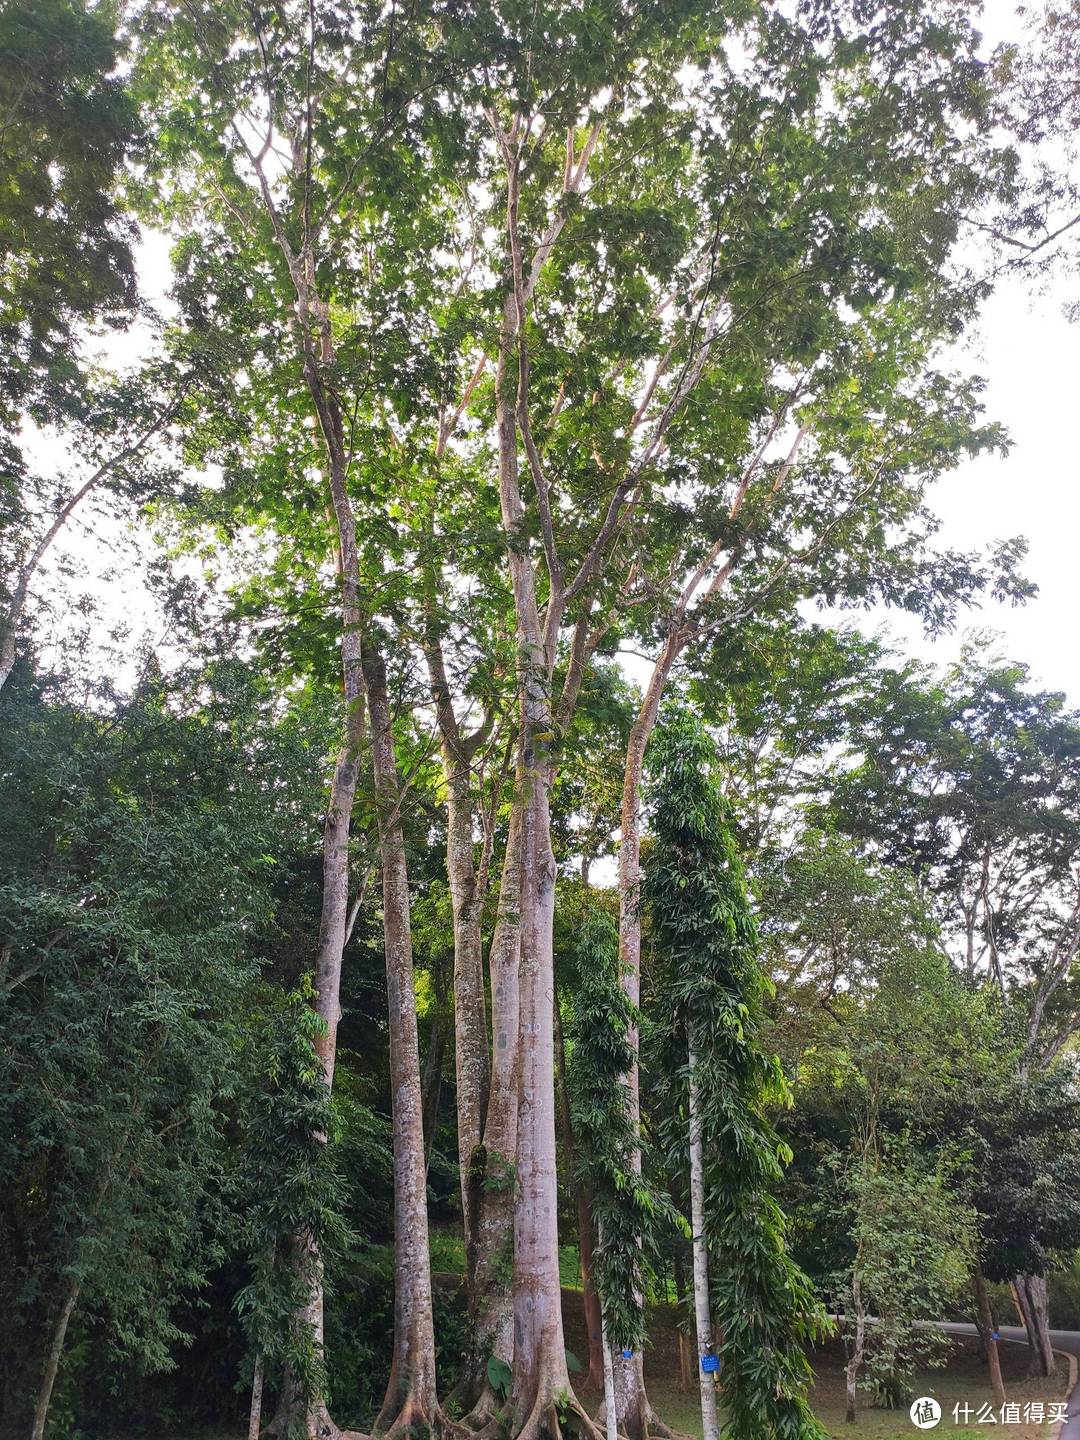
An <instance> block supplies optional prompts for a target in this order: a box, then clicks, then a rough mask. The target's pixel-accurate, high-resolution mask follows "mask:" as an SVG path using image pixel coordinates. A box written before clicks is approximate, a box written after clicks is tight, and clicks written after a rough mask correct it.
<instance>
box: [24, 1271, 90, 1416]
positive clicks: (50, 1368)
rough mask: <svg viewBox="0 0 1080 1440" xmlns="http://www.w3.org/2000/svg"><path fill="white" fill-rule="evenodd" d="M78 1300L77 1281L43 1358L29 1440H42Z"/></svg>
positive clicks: (69, 1292) (62, 1310) (61, 1312)
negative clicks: (39, 1386) (69, 1327)
mask: <svg viewBox="0 0 1080 1440" xmlns="http://www.w3.org/2000/svg"><path fill="white" fill-rule="evenodd" d="M78 1298H79V1283H78V1281H77V1280H73V1281H72V1282H71V1285H70V1287H69V1289H68V1293H67V1295H66V1296H65V1298H64V1304H63V1306H62V1307H61V1310H60V1315H59V1317H58V1318H57V1321H56V1329H55V1330H54V1331H53V1338H52V1343H51V1344H50V1346H49V1353H48V1355H47V1356H46V1357H45V1373H44V1374H43V1375H42V1377H41V1388H40V1389H39V1390H38V1397H37V1404H36V1405H35V1406H34V1425H33V1429H32V1430H31V1432H30V1440H43V1436H44V1434H45V1421H46V1418H47V1417H48V1414H49V1402H50V1401H51V1400H52V1392H53V1386H54V1385H55V1383H56V1372H57V1371H58V1370H59V1368H60V1356H61V1355H62V1354H63V1353H64V1340H65V1338H66V1337H67V1328H68V1321H69V1320H70V1319H71V1312H72V1311H73V1310H74V1309H75V1302H76V1301H77V1300H78Z"/></svg>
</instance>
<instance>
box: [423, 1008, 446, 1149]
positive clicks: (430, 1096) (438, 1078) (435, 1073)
mask: <svg viewBox="0 0 1080 1440" xmlns="http://www.w3.org/2000/svg"><path fill="white" fill-rule="evenodd" d="M445 1054H446V1022H445V1020H444V1018H443V1015H442V1007H441V1006H440V1007H439V1010H438V1011H437V1012H436V1013H435V1015H433V1016H432V1023H431V1038H430V1040H429V1042H428V1052H427V1054H426V1055H425V1057H424V1072H423V1076H422V1078H421V1081H420V1095H421V1115H422V1120H423V1129H424V1173H425V1174H426V1173H427V1172H428V1170H429V1169H430V1168H431V1147H432V1146H433V1145H434V1143H435V1132H436V1131H437V1130H438V1128H439V1105H440V1101H441V1100H442V1085H443V1057H444V1056H445Z"/></svg>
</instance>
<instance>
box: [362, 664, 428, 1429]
mask: <svg viewBox="0 0 1080 1440" xmlns="http://www.w3.org/2000/svg"><path fill="white" fill-rule="evenodd" d="M362 658H363V667H364V679H365V681H366V685H367V692H368V706H369V708H370V711H371V751H372V762H373V769H374V776H375V803H376V808H377V812H378V824H379V847H380V853H381V856H382V875H383V934H384V942H385V950H386V991H387V1000H388V1004H389V1015H390V1093H391V1097H392V1119H393V1143H394V1352H393V1360H392V1363H391V1368H390V1379H389V1382H388V1384H387V1387H386V1398H385V1399H384V1401H383V1405H382V1409H381V1410H380V1411H379V1415H378V1418H377V1420H376V1421H375V1427H374V1428H375V1430H376V1432H378V1433H380V1434H382V1433H386V1432H402V1433H404V1432H406V1431H408V1430H409V1429H410V1427H412V1426H413V1425H418V1426H420V1427H421V1428H426V1427H430V1426H432V1425H434V1424H436V1423H437V1422H438V1421H439V1420H441V1414H440V1412H439V1408H438V1398H437V1395H436V1389H435V1332H434V1327H433V1324H432V1314H431V1256H430V1252H429V1250H428V1221H427V1174H426V1167H425V1164H424V1134H423V1121H422V1101H421V1094H420V1046H419V1040H418V1038H417V1031H416V991H415V988H414V982H413V957H412V932H411V929H410V923H409V876H408V870H407V867H406V859H405V838H404V834H403V832H402V825H401V810H400V798H401V797H400V785H399V779H398V770H397V762H396V759H395V756H394V737H393V732H392V729H391V719H390V705H389V701H388V698H387V693H386V666H385V664H384V662H383V659H382V656H381V655H380V654H379V653H378V651H377V650H376V649H375V647H374V645H373V644H372V643H371V641H370V640H369V639H368V638H366V637H365V640H364V644H363V650H362Z"/></svg>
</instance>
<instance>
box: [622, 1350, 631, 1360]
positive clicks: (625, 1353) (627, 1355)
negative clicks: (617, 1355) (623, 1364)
mask: <svg viewBox="0 0 1080 1440" xmlns="http://www.w3.org/2000/svg"><path fill="white" fill-rule="evenodd" d="M622 1353H623V1359H624V1360H633V1358H634V1352H633V1350H624V1351H623V1352H622Z"/></svg>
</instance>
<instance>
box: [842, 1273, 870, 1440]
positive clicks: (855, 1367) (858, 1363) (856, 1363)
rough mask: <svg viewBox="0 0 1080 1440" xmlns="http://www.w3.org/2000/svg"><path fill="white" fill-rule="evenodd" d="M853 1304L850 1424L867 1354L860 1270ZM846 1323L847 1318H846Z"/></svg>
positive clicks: (848, 1376) (855, 1278) (854, 1281)
mask: <svg viewBox="0 0 1080 1440" xmlns="http://www.w3.org/2000/svg"><path fill="white" fill-rule="evenodd" d="M851 1306H852V1309H853V1310H854V1311H855V1345H854V1347H853V1349H852V1352H851V1356H850V1358H849V1359H848V1363H847V1367H846V1371H845V1375H846V1380H847V1411H846V1413H845V1415H844V1419H845V1420H846V1421H847V1422H848V1424H849V1425H854V1424H855V1418H856V1408H855V1407H856V1400H857V1396H858V1385H859V1371H860V1370H861V1369H862V1364H863V1356H864V1355H865V1354H866V1311H865V1309H864V1308H863V1303H862V1287H861V1285H860V1284H859V1273H858V1271H856V1272H855V1274H854V1275H853V1276H852V1280H851ZM845 1323H846V1319H845Z"/></svg>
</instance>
